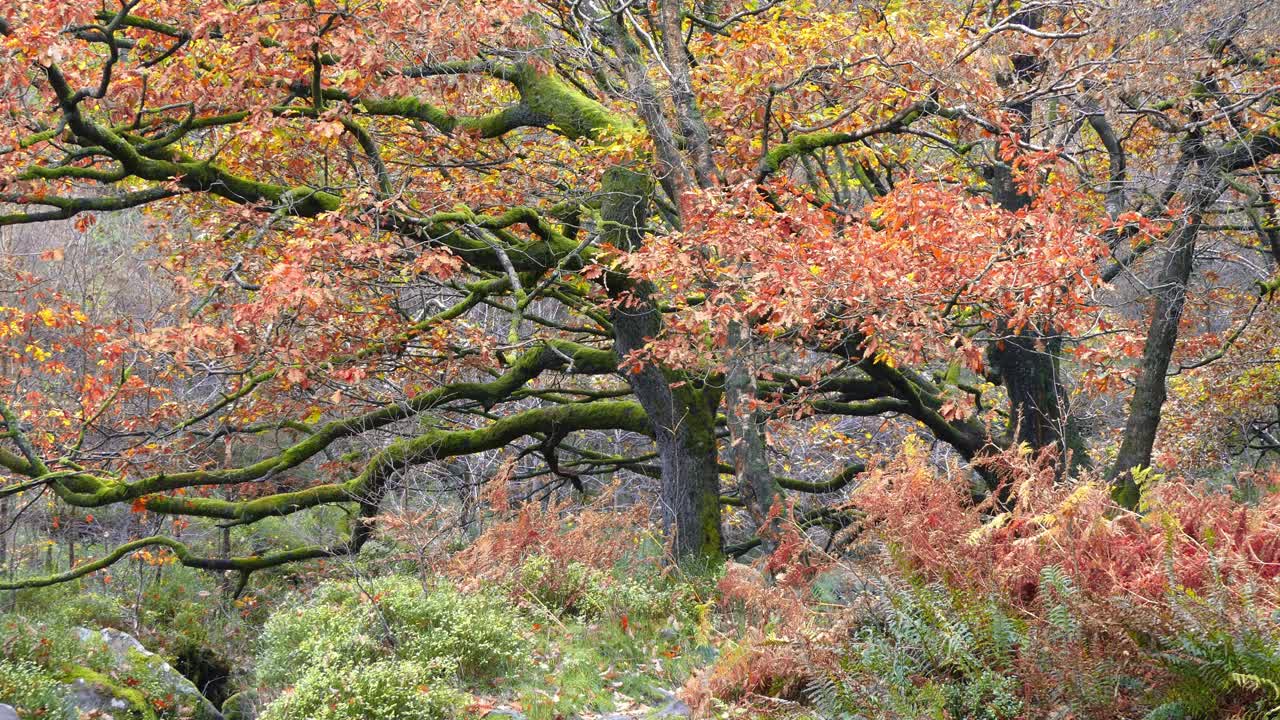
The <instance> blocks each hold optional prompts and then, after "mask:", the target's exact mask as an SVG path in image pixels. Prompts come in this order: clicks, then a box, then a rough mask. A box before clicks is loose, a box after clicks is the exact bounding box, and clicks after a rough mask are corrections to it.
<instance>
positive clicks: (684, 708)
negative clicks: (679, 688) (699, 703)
mask: <svg viewBox="0 0 1280 720" xmlns="http://www.w3.org/2000/svg"><path fill="white" fill-rule="evenodd" d="M658 692H660V693H662V695H663V696H664V697H666V699H667V704H665V705H663V706H662V707H660V708H658V709H656V710H654V711H653V712H651V713H649V714H648V715H646V716H645V717H646V718H650V719H656V718H687V717H693V710H691V709H689V706H688V705H685V704H684V701H683V700H681V699H680V698H678V697H676V696H675V694H673V693H669V692H663V691H661V690H659V691H658Z"/></svg>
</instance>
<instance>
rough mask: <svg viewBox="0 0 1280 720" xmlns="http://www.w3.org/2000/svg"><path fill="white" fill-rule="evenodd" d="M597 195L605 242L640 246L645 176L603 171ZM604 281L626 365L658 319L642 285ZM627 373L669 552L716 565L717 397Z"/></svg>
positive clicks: (675, 381) (667, 378)
mask: <svg viewBox="0 0 1280 720" xmlns="http://www.w3.org/2000/svg"><path fill="white" fill-rule="evenodd" d="M603 190H604V201H603V203H602V207H601V215H602V218H603V220H604V222H605V226H606V227H605V229H604V233H603V235H604V239H605V240H606V242H609V243H611V244H613V245H614V246H615V247H619V248H626V249H632V248H636V247H639V245H640V242H641V236H642V228H643V227H644V222H645V220H646V218H647V217H648V212H647V208H648V206H649V194H650V192H651V190H652V182H651V181H650V178H649V176H648V175H647V174H644V173H640V172H637V171H634V170H629V169H626V168H613V169H611V170H610V171H609V172H608V173H607V174H606V177H605V180H604V188H603ZM607 282H608V285H609V290H610V293H611V294H613V296H614V299H615V300H619V302H618V303H617V305H616V307H615V308H614V310H613V313H612V321H613V333H614V341H615V348H616V351H617V354H618V358H619V360H625V359H626V358H627V356H628V355H630V354H631V353H632V352H634V351H637V350H641V349H643V348H644V346H645V344H646V343H647V342H648V341H649V340H651V339H652V338H654V337H656V336H657V335H658V333H659V331H660V330H661V329H662V320H661V316H660V314H659V311H658V309H657V307H656V306H655V304H654V302H653V300H652V299H651V292H650V290H651V289H650V287H649V286H648V284H647V283H635V282H629V281H627V280H626V278H623V277H620V276H615V277H611V278H608V280H607ZM626 375H627V382H628V383H629V384H630V386H631V390H632V392H634V393H635V395H636V399H637V400H638V401H639V403H640V405H641V407H643V408H644V411H645V414H646V415H647V416H648V419H649V423H650V425H651V427H652V430H653V436H654V440H655V442H656V443H657V448H658V457H659V464H660V466H661V468H662V491H661V496H660V498H659V500H660V509H661V513H662V522H663V526H664V529H665V530H666V532H667V535H668V540H669V542H670V544H671V550H672V554H673V556H674V557H675V559H676V560H677V561H680V562H685V561H689V560H694V561H695V562H700V561H705V562H717V561H719V560H720V559H721V558H722V557H723V552H724V551H723V542H722V535H721V531H720V466H719V458H718V455H717V450H716V424H715V421H716V409H717V408H718V407H719V405H720V392H719V391H718V390H716V389H714V388H712V387H699V386H696V385H695V384H693V383H692V382H679V380H680V379H679V378H676V377H674V376H673V375H672V374H670V373H668V372H665V371H664V370H663V369H662V368H659V367H657V366H656V365H653V364H645V365H643V366H641V367H639V368H638V369H636V370H634V371H629V372H627V373H626ZM673 386H674V387H673Z"/></svg>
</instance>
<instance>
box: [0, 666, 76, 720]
mask: <svg viewBox="0 0 1280 720" xmlns="http://www.w3.org/2000/svg"><path fill="white" fill-rule="evenodd" d="M0 703H4V704H6V705H12V706H13V707H14V708H15V709H16V710H17V711H18V713H19V715H20V716H21V717H31V718H44V717H48V718H57V717H62V716H63V715H64V714H65V713H66V709H65V708H66V706H65V700H64V699H63V695H62V685H61V684H60V683H58V681H57V680H55V679H54V678H53V677H51V676H50V675H49V674H48V673H47V672H46V671H45V670H44V669H43V668H41V667H40V666H39V665H36V664H35V663H33V662H28V661H21V660H19V661H13V660H3V659H0Z"/></svg>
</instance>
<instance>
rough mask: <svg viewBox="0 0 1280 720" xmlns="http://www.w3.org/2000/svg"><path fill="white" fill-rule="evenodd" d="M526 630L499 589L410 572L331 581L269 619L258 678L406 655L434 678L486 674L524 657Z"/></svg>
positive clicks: (281, 680)
mask: <svg viewBox="0 0 1280 720" xmlns="http://www.w3.org/2000/svg"><path fill="white" fill-rule="evenodd" d="M526 632H527V629H526V628H525V627H524V624H523V621H522V620H521V618H520V616H519V613H518V612H517V611H516V609H515V608H514V607H512V606H511V605H510V604H509V603H507V602H506V601H505V600H504V599H502V598H499V597H495V596H493V595H488V594H483V593H462V592H459V591H457V590H456V589H454V588H452V587H448V586H445V585H436V586H433V587H430V588H428V589H426V590H424V589H423V587H422V585H421V584H420V583H419V581H418V580H417V579H414V578H408V577H403V576H388V577H384V578H378V579H375V580H371V581H369V582H368V583H366V584H363V585H362V584H358V583H355V582H334V583H326V584H324V585H322V586H320V587H319V588H318V589H317V590H316V592H315V593H314V594H313V595H312V597H311V598H310V600H308V601H307V602H306V603H305V604H303V605H302V606H301V607H298V608H297V609H293V610H282V611H279V612H277V613H276V614H275V615H273V616H272V617H271V619H270V620H269V621H268V622H267V624H266V627H265V628H264V631H263V635H262V641H261V643H262V650H261V653H260V655H259V659H258V660H259V662H258V677H259V679H260V680H261V681H262V682H264V683H266V684H267V685H269V686H283V685H285V684H287V683H289V682H290V681H291V679H292V678H295V677H297V674H298V672H299V671H300V670H304V669H307V668H343V667H348V668H352V667H358V666H363V665H367V664H370V663H374V662H377V661H382V660H393V659H399V660H406V661H409V660H411V661H414V662H416V663H418V664H419V665H420V666H421V667H422V668H423V669H424V670H426V671H429V672H430V673H431V674H432V675H433V676H434V677H444V676H448V675H453V674H457V675H460V676H462V677H463V678H464V679H467V680H471V681H484V680H489V679H492V678H494V677H497V676H500V675H501V674H502V673H503V672H505V671H506V670H508V669H509V668H511V667H512V666H513V665H515V664H518V663H519V662H520V660H521V657H522V655H523V653H524V651H525V641H524V639H523V637H524V635H525V633H526Z"/></svg>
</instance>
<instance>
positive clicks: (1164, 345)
mask: <svg viewBox="0 0 1280 720" xmlns="http://www.w3.org/2000/svg"><path fill="white" fill-rule="evenodd" d="M1216 172H1217V171H1216V169H1214V168H1212V167H1209V168H1204V169H1202V172H1201V173H1199V174H1198V175H1197V177H1196V178H1195V181H1194V182H1195V185H1194V186H1193V191H1192V193H1191V197H1190V198H1189V202H1188V204H1187V211H1186V214H1185V215H1184V216H1183V217H1182V219H1181V220H1180V221H1179V222H1178V224H1177V225H1176V226H1175V227H1174V229H1173V233H1172V241H1171V242H1170V244H1169V251H1168V254H1167V255H1166V256H1165V259H1164V265H1163V266H1162V267H1161V269H1160V275H1159V278H1158V279H1157V283H1156V289H1155V305H1154V307H1153V308H1152V311H1151V322H1150V324H1149V326H1148V329H1147V339H1146V343H1145V344H1144V345H1143V348H1142V360H1141V364H1140V365H1139V371H1138V381H1137V384H1135V385H1134V388H1133V397H1132V398H1131V399H1130V401H1129V415H1128V418H1127V419H1126V420H1125V426H1124V436H1123V439H1122V440H1121V442H1120V451H1119V453H1118V454H1117V455H1116V461H1115V464H1114V465H1112V467H1111V471H1110V472H1109V473H1108V478H1109V479H1110V480H1111V482H1112V492H1113V494H1114V496H1115V498H1116V500H1117V501H1119V502H1120V503H1121V504H1122V505H1124V506H1125V507H1128V508H1136V507H1137V505H1138V496H1139V491H1140V488H1139V487H1138V484H1137V481H1136V479H1135V478H1134V475H1133V472H1132V471H1133V470H1134V469H1137V468H1142V467H1147V466H1149V465H1150V464H1151V453H1152V450H1153V448H1154V447H1155V442H1156V433H1157V432H1158V431H1159V429H1160V416H1161V412H1162V410H1163V408H1164V401H1165V398H1166V396H1167V392H1166V389H1165V374H1166V373H1167V372H1168V370H1169V363H1170V361H1171V360H1172V359H1173V350H1174V346H1175V345H1176V344H1177V342H1178V324H1179V322H1180V321H1181V320H1182V310H1183V306H1184V305H1185V303H1186V299H1187V281H1188V280H1189V279H1190V278H1191V270H1192V267H1193V265H1194V261H1195V253H1196V239H1197V237H1198V235H1199V233H1200V227H1201V224H1202V215H1201V214H1202V213H1203V212H1204V210H1205V208H1207V207H1208V206H1209V205H1210V204H1212V203H1213V201H1214V200H1215V199H1216V198H1217V197H1218V195H1219V194H1220V193H1221V191H1222V183H1221V181H1220V180H1217V179H1216V178H1215V177H1213V175H1216Z"/></svg>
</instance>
